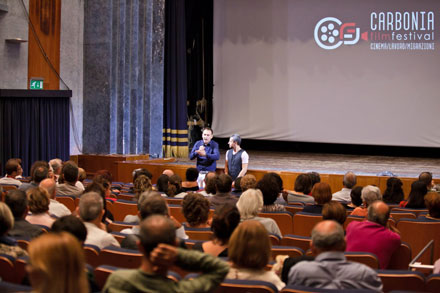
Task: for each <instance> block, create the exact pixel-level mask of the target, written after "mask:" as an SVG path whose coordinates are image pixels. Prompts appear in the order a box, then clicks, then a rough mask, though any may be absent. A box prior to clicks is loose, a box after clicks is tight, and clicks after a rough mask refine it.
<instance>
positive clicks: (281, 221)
mask: <svg viewBox="0 0 440 293" xmlns="http://www.w3.org/2000/svg"><path fill="white" fill-rule="evenodd" d="M258 216H259V217H264V218H271V219H273V220H275V222H276V223H277V225H278V228H280V231H281V235H286V234H292V233H293V214H292V213H291V212H287V211H286V212H264V213H258Z"/></svg>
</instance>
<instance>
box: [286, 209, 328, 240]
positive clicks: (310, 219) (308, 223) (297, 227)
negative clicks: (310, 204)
mask: <svg viewBox="0 0 440 293" xmlns="http://www.w3.org/2000/svg"><path fill="white" fill-rule="evenodd" d="M321 221H322V215H317V214H309V213H304V212H298V213H296V214H295V215H294V216H293V234H294V235H299V236H310V235H311V233H312V229H313V227H314V226H315V225H316V224H317V223H319V222H321Z"/></svg>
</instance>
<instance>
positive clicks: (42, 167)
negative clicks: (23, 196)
mask: <svg viewBox="0 0 440 293" xmlns="http://www.w3.org/2000/svg"><path fill="white" fill-rule="evenodd" d="M30 174H31V182H29V183H23V184H21V185H20V187H19V188H18V189H19V190H22V191H24V192H26V191H27V190H28V189H29V188H34V187H38V185H39V184H40V182H41V181H43V180H44V179H46V178H48V177H49V164H48V163H47V162H46V161H35V162H34V163H33V164H32V167H31V172H30Z"/></svg>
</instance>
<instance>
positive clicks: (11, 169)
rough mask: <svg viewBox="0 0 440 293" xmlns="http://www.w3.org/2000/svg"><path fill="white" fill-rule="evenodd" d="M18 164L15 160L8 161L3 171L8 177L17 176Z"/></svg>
mask: <svg viewBox="0 0 440 293" xmlns="http://www.w3.org/2000/svg"><path fill="white" fill-rule="evenodd" d="M19 168H20V164H19V163H18V161H17V160H16V159H9V160H8V161H7V162H6V164H5V171H6V174H7V175H8V176H13V177H15V176H17V174H18V170H19Z"/></svg>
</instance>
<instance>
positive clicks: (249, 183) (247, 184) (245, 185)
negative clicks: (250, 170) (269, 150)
mask: <svg viewBox="0 0 440 293" xmlns="http://www.w3.org/2000/svg"><path fill="white" fill-rule="evenodd" d="M240 187H241V192H242V193H243V192H245V191H246V190H248V189H255V188H256V187H257V179H256V178H255V176H254V175H252V174H246V175H244V176H243V178H241V181H240Z"/></svg>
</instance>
